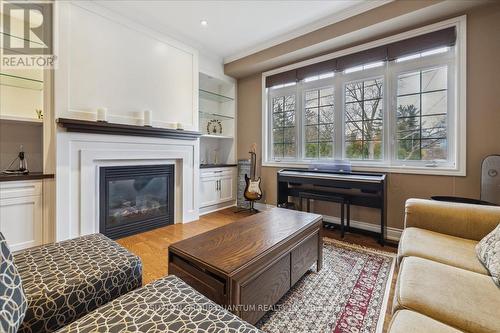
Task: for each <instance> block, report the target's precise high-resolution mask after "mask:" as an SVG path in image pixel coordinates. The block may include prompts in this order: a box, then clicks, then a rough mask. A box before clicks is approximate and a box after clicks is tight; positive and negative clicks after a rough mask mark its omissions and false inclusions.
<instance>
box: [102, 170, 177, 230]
mask: <svg viewBox="0 0 500 333" xmlns="http://www.w3.org/2000/svg"><path fill="white" fill-rule="evenodd" d="M99 170H100V172H99V174H100V183H99V213H100V215H99V227H100V228H99V231H100V232H101V233H102V234H104V235H106V236H108V237H110V238H112V239H116V238H120V237H124V236H128V235H132V234H136V233H140V232H143V231H147V230H151V229H154V228H158V227H162V226H166V225H169V224H173V223H174V183H175V177H174V165H170V164H164V165H138V166H117V167H101V168H100V169H99Z"/></svg>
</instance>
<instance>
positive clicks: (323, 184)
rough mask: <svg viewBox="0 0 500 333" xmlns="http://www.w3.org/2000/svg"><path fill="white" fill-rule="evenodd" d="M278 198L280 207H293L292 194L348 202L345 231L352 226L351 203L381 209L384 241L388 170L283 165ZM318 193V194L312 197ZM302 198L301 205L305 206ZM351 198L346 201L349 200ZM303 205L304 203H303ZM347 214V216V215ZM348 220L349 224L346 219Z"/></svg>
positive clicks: (379, 234) (380, 239) (278, 175)
mask: <svg viewBox="0 0 500 333" xmlns="http://www.w3.org/2000/svg"><path fill="white" fill-rule="evenodd" d="M277 178H278V179H277V180H278V181H277V200H276V203H277V205H278V206H279V207H286V208H292V207H293V206H292V205H290V204H289V203H290V201H289V197H295V198H300V197H301V195H302V198H304V199H305V198H306V197H309V198H308V199H307V201H308V203H307V210H308V211H309V210H310V205H309V199H315V200H322V201H331V202H339V203H340V202H344V204H343V205H342V207H343V206H344V205H346V206H347V212H345V210H344V208H341V212H343V214H342V215H344V213H346V214H345V215H346V216H344V218H342V217H341V226H340V227H341V232H342V234H344V233H345V230H346V229H347V230H349V229H350V217H351V216H350V215H351V212H350V208H351V205H354V206H361V207H368V208H375V209H378V210H379V211H380V232H378V241H379V243H380V244H381V245H384V242H385V235H386V231H387V228H386V226H387V213H386V212H387V179H386V174H384V173H371V172H330V171H321V170H304V169H281V170H279V171H278V173H277ZM313 194H314V198H313V197H310V196H312V195H313ZM302 198H301V199H300V206H302ZM346 200H347V201H348V202H345V201H346ZM300 209H301V207H300ZM345 217H347V218H346V219H345ZM345 220H347V221H346V222H347V224H344V223H343V221H345Z"/></svg>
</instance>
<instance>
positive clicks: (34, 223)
mask: <svg viewBox="0 0 500 333" xmlns="http://www.w3.org/2000/svg"><path fill="white" fill-rule="evenodd" d="M0 232H2V234H3V235H4V237H5V239H6V240H7V243H8V244H9V247H10V249H11V250H12V251H19V250H22V249H26V248H29V247H33V246H37V245H41V244H42V243H43V212H42V181H41V180H30V181H9V182H0Z"/></svg>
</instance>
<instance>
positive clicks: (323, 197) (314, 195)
mask: <svg viewBox="0 0 500 333" xmlns="http://www.w3.org/2000/svg"><path fill="white" fill-rule="evenodd" d="M303 199H306V211H307V212H308V213H309V212H310V211H311V203H310V200H311V199H312V200H318V201H328V202H336V203H339V204H340V234H341V237H342V238H344V234H345V223H344V220H346V221H347V230H349V229H350V227H351V221H350V219H351V203H350V200H349V197H348V196H342V195H338V194H331V195H330V194H326V193H325V194H323V193H318V192H313V191H302V192H299V210H302V200H303ZM344 206H345V207H346V210H347V218H346V219H345V218H344V216H345V214H344Z"/></svg>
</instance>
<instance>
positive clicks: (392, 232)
mask: <svg viewBox="0 0 500 333" xmlns="http://www.w3.org/2000/svg"><path fill="white" fill-rule="evenodd" d="M274 207H276V206H275V205H270V204H265V203H261V202H256V203H255V209H257V210H268V209H271V208H274ZM323 221H325V222H330V223H335V224H340V218H338V217H335V216H328V215H323ZM350 225H351V227H353V228H356V229H361V230H366V231H371V232H376V233H379V232H380V224H375V223H368V222H362V221H356V220H352V219H351V220H350ZM386 232H387V233H386V235H385V239H387V240H392V241H396V242H397V241H399V239H400V238H401V234H402V232H403V229H399V228H393V227H386Z"/></svg>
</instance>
